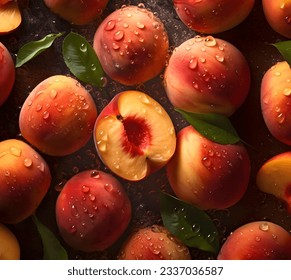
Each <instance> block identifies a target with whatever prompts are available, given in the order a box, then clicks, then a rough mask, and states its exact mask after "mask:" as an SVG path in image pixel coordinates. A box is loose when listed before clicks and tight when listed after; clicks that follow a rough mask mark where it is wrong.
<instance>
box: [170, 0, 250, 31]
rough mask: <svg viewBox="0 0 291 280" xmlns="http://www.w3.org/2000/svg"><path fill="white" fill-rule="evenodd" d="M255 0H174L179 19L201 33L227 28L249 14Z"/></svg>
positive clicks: (233, 25)
mask: <svg viewBox="0 0 291 280" xmlns="http://www.w3.org/2000/svg"><path fill="white" fill-rule="evenodd" d="M254 3H255V0H236V1H233V0H223V1H221V0H196V1H193V0H174V7H175V9H176V12H177V14H178V16H179V17H180V19H181V20H182V21H183V22H184V23H185V24H186V25H187V26H188V27H189V28H191V29H193V30H195V31H198V32H201V33H208V34H213V33H219V32H223V31H226V30H229V29H231V28H233V27H235V26H237V25H238V24H240V23H241V22H242V21H244V20H245V19H246V18H247V16H248V15H249V14H250V12H251V10H252V8H253V6H254Z"/></svg>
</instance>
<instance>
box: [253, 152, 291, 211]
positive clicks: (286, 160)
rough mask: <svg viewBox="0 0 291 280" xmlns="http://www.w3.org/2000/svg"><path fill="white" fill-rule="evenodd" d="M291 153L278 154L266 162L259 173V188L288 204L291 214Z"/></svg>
mask: <svg viewBox="0 0 291 280" xmlns="http://www.w3.org/2000/svg"><path fill="white" fill-rule="evenodd" d="M290 168H291V152H285V153H282V154H278V155H276V156H274V157H272V158H270V159H269V160H268V161H267V162H265V163H264V164H263V165H262V167H261V168H260V169H259V171H258V173H257V186H258V188H259V189H260V190H261V191H263V192H265V193H268V194H272V195H274V196H275V197H277V198H278V199H281V200H283V201H285V202H286V205H287V209H288V211H289V212H290V213H291V173H290Z"/></svg>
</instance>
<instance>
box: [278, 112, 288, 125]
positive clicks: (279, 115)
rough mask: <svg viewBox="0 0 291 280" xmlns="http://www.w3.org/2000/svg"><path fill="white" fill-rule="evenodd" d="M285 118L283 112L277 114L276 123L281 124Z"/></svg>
mask: <svg viewBox="0 0 291 280" xmlns="http://www.w3.org/2000/svg"><path fill="white" fill-rule="evenodd" d="M285 119H286V117H285V114H283V113H280V114H278V123H279V124H283V123H284V122H285Z"/></svg>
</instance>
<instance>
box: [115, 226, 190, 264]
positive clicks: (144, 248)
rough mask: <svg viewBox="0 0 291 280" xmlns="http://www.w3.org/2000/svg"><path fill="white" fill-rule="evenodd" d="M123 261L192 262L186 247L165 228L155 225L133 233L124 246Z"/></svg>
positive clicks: (120, 254) (120, 256) (121, 257)
mask: <svg viewBox="0 0 291 280" xmlns="http://www.w3.org/2000/svg"><path fill="white" fill-rule="evenodd" d="M118 258H119V259H121V260H190V259H191V255H190V252H189V250H188V248H187V247H186V246H184V245H183V244H182V243H181V242H180V241H179V240H178V239H177V238H175V237H174V236H173V235H172V234H171V233H170V232H169V231H168V230H167V229H166V228H165V227H163V226H159V225H153V226H151V227H146V228H142V229H139V230H138V231H137V232H135V233H133V234H132V235H131V236H130V237H129V238H128V240H126V241H125V243H124V244H123V246H122V249H121V252H120V253H119V257H118Z"/></svg>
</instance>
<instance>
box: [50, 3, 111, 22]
mask: <svg viewBox="0 0 291 280" xmlns="http://www.w3.org/2000/svg"><path fill="white" fill-rule="evenodd" d="M108 1H109V0H86V1H83V0H44V3H45V4H46V6H47V7H48V8H49V9H50V10H51V11H52V12H54V13H55V14H58V15H59V16H60V17H62V18H63V19H65V20H67V21H69V22H70V23H72V24H76V25H85V24H88V23H90V22H92V21H93V20H95V19H96V18H97V17H98V16H100V15H101V14H102V13H103V10H104V9H105V7H106V5H107V3H108Z"/></svg>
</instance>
